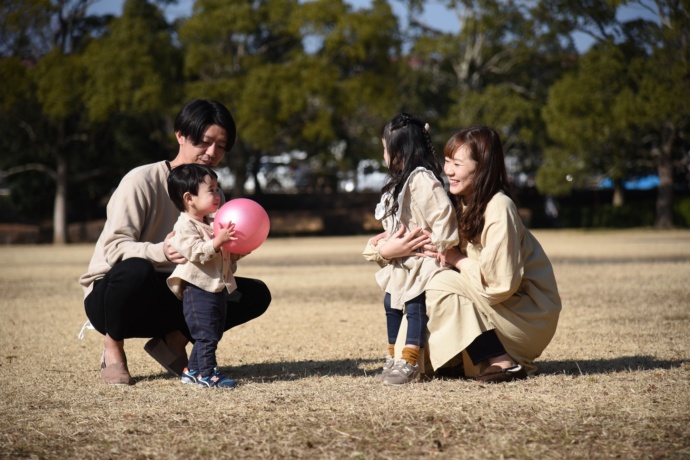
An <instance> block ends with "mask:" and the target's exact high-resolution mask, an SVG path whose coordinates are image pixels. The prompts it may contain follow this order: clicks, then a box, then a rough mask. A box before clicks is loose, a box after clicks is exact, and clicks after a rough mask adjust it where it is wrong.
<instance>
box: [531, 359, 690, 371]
mask: <svg viewBox="0 0 690 460" xmlns="http://www.w3.org/2000/svg"><path fill="white" fill-rule="evenodd" d="M685 362H686V361H685V360H674V361H672V360H664V359H661V360H660V359H656V358H654V357H652V356H621V357H620V358H612V359H578V360H565V361H537V363H536V364H537V366H538V367H539V369H538V371H537V373H538V374H566V375H590V374H608V373H612V372H628V371H648V370H653V369H673V368H677V367H680V366H682V365H683V363H685Z"/></svg>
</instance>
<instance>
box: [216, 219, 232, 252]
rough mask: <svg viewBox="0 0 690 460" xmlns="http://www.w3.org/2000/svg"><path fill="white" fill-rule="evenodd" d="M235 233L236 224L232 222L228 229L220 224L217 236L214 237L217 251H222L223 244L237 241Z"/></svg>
mask: <svg viewBox="0 0 690 460" xmlns="http://www.w3.org/2000/svg"><path fill="white" fill-rule="evenodd" d="M235 233H236V231H235V224H233V223H232V222H229V223H228V225H227V226H226V227H224V226H223V224H220V225H219V226H218V230H217V231H216V234H215V235H214V236H213V247H214V248H215V249H216V251H218V250H219V249H220V247H221V246H222V245H223V243H227V242H228V241H236V240H237V237H236V236H235Z"/></svg>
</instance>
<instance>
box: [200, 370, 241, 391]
mask: <svg viewBox="0 0 690 460" xmlns="http://www.w3.org/2000/svg"><path fill="white" fill-rule="evenodd" d="M196 383H197V385H199V386H202V387H208V388H230V389H232V388H235V387H236V386H237V382H236V381H235V380H233V379H231V378H228V377H226V376H224V375H223V374H221V373H220V372H218V368H217V367H216V368H214V369H213V373H212V374H211V375H209V376H208V377H202V376H201V375H198V376H197V379H196Z"/></svg>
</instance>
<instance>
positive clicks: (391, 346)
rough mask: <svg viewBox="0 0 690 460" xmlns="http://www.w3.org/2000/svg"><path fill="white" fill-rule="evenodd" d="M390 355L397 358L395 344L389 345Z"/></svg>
mask: <svg viewBox="0 0 690 460" xmlns="http://www.w3.org/2000/svg"><path fill="white" fill-rule="evenodd" d="M388 354H389V355H391V356H395V344H394V343H389V344H388Z"/></svg>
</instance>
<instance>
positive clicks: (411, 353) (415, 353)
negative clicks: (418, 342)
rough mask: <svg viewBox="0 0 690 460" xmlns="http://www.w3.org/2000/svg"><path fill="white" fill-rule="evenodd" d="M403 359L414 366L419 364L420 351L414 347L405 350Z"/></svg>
mask: <svg viewBox="0 0 690 460" xmlns="http://www.w3.org/2000/svg"><path fill="white" fill-rule="evenodd" d="M402 359H403V361H407V362H408V363H410V364H412V365H413V366H414V365H415V364H417V359H419V350H418V349H416V348H412V347H405V348H403V351H402Z"/></svg>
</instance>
